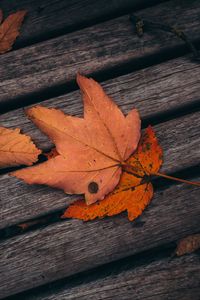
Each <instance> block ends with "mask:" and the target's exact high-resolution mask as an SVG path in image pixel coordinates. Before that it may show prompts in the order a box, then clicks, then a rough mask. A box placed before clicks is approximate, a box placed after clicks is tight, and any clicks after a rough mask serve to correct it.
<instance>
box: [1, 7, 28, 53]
mask: <svg viewBox="0 0 200 300" xmlns="http://www.w3.org/2000/svg"><path fill="white" fill-rule="evenodd" d="M26 13H27V12H26V11H25V10H21V11H18V12H16V13H14V14H11V15H9V16H8V17H7V18H6V19H5V20H4V22H3V23H2V24H1V25H0V54H3V53H5V52H7V51H9V50H10V49H11V48H12V45H13V43H14V42H15V40H16V38H17V37H18V35H19V29H20V27H21V24H22V22H23V20H24V17H25V15H26Z"/></svg>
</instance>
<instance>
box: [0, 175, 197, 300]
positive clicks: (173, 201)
mask: <svg viewBox="0 0 200 300" xmlns="http://www.w3.org/2000/svg"><path fill="white" fill-rule="evenodd" d="M195 180H199V178H195ZM140 220H141V221H142V222H143V223H142V224H143V226H142V227H138V226H134V224H135V223H134V222H129V221H128V220H127V219H126V217H125V214H122V215H119V216H116V217H113V218H106V219H103V220H96V221H92V222H88V223H83V222H82V221H79V220H70V219H69V220H67V221H63V222H60V223H56V224H52V225H49V226H48V227H46V228H43V229H38V230H35V231H32V232H29V233H27V234H23V235H19V236H16V237H13V238H10V239H8V240H5V241H2V242H1V243H0V270H1V273H0V295H1V297H2V298H3V297H5V296H8V295H11V294H14V293H17V292H21V291H23V290H27V289H29V288H33V287H37V286H38V285H42V284H45V283H47V282H52V281H54V280H57V279H60V278H63V277H67V276H70V275H72V274H75V273H78V272H81V271H85V270H88V269H90V268H94V267H97V266H99V265H102V264H104V263H108V262H111V261H115V260H117V259H120V258H123V257H126V256H129V255H133V254H135V253H138V252H141V251H143V250H147V249H150V248H153V247H157V246H160V245H161V244H163V243H168V242H171V241H174V240H177V239H180V238H182V237H183V236H187V235H189V234H191V233H194V232H195V231H197V230H198V229H199V222H200V206H199V188H198V187H191V186H186V185H183V184H178V185H173V186H170V187H168V188H166V189H164V190H160V191H157V192H156V193H155V196H154V199H153V202H152V203H151V204H150V206H149V207H148V209H147V210H145V212H144V213H143V214H142V216H141V218H140ZM8 283H9V284H8Z"/></svg>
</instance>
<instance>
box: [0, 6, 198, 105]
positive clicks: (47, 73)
mask: <svg viewBox="0 0 200 300" xmlns="http://www.w3.org/2000/svg"><path fill="white" fill-rule="evenodd" d="M199 13H200V5H199V1H198V0H194V1H192V2H191V1H189V2H188V1H181V3H180V1H169V2H165V3H162V4H159V5H157V6H156V8H155V7H150V8H147V9H144V10H142V11H140V15H141V16H144V17H147V18H151V19H154V20H156V21H160V22H162V23H166V24H172V25H177V26H179V27H181V28H182V29H183V30H185V33H186V34H187V33H189V35H190V36H191V37H192V39H197V38H199V24H200V20H199ZM108 28H109V30H108ZM88 41H89V42H88ZM178 45H179V46H180V45H182V42H181V41H180V40H178V39H177V38H176V37H174V36H173V35H172V34H166V33H164V34H163V33H159V34H158V33H147V34H145V35H144V37H143V38H142V39H139V38H138V37H137V36H136V34H134V30H133V25H132V24H131V23H130V21H129V17H128V15H126V16H123V17H120V18H116V19H113V20H109V21H107V22H104V23H101V24H98V25H95V26H92V27H89V28H85V29H83V30H80V31H76V32H75V33H70V34H67V35H63V36H61V37H58V38H54V39H50V40H48V41H45V42H42V43H38V44H35V45H33V46H30V47H26V48H23V49H19V50H17V51H13V52H10V53H7V54H5V55H2V56H1V57H0V65H1V68H0V77H1V82H0V103H1V104H2V103H4V104H5V103H10V102H11V101H14V99H16V98H17V99H18V100H16V101H18V102H20V101H22V98H21V97H22V96H28V95H30V93H39V92H44V91H45V90H46V89H48V88H49V87H50V86H51V88H52V87H53V86H54V87H55V86H60V85H64V84H65V83H66V82H70V81H71V80H72V79H74V77H75V73H76V72H77V71H81V72H83V73H85V74H88V73H94V72H99V71H105V70H107V69H110V68H112V67H116V65H118V66H120V65H121V64H127V63H130V61H135V62H136V61H137V60H138V59H140V58H143V57H144V56H150V55H153V54H156V53H158V52H160V51H163V50H167V49H168V50H169V49H171V50H172V49H174V47H175V46H178ZM37 97H38V98H39V96H37ZM37 100H39V99H36V101H37ZM24 101H25V100H24ZM21 103H22V102H21ZM23 105H24V103H23Z"/></svg>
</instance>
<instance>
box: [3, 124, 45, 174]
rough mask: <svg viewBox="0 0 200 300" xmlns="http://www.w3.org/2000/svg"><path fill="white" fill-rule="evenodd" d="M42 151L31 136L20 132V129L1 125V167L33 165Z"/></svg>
mask: <svg viewBox="0 0 200 300" xmlns="http://www.w3.org/2000/svg"><path fill="white" fill-rule="evenodd" d="M40 153H41V151H40V150H39V149H37V148H36V146H35V145H34V143H33V142H32V141H31V138H30V137H29V136H27V135H25V134H21V133H20V129H18V128H16V129H7V128H4V127H0V168H6V167H10V166H18V165H27V166H31V165H32V164H33V163H34V162H36V161H37V159H38V155H39V154H40Z"/></svg>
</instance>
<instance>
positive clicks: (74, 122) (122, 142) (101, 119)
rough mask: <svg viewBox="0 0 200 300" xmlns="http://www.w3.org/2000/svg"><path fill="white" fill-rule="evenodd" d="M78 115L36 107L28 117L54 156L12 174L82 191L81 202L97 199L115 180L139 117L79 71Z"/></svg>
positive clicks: (137, 134) (135, 137)
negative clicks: (81, 108)
mask: <svg viewBox="0 0 200 300" xmlns="http://www.w3.org/2000/svg"><path fill="white" fill-rule="evenodd" d="M77 82H78V84H79V86H80V88H81V90H82V93H83V102H84V118H77V117H72V116H68V115H65V114H64V113H63V112H61V111H60V110H56V109H49V108H45V107H42V106H37V107H33V108H30V109H28V110H27V114H28V116H29V117H30V119H31V120H32V121H33V122H34V123H35V124H36V125H37V126H38V127H39V128H40V129H41V130H42V131H43V132H44V133H45V134H47V135H48V136H49V138H50V139H52V141H53V142H54V143H55V145H56V151H57V152H58V153H59V155H57V156H55V157H53V158H52V159H50V160H48V161H46V162H44V163H42V164H40V165H37V166H34V167H31V168H27V169H23V170H19V171H16V172H14V173H12V175H14V176H16V177H18V178H21V179H23V180H25V181H26V182H27V183H29V184H34V183H38V184H47V185H50V186H53V187H56V188H61V189H63V190H64V191H65V192H66V193H70V194H85V199H86V202H87V204H91V203H94V202H96V201H97V200H102V199H103V198H104V197H105V195H106V194H108V193H109V192H111V191H112V190H113V189H114V188H115V187H116V185H117V184H118V182H119V179H120V175H121V171H122V164H123V162H124V161H125V160H127V159H128V158H129V157H130V155H131V154H132V153H133V151H134V150H135V149H136V148H137V145H138V141H139V139H140V126H141V121H140V117H139V114H138V112H137V110H136V109H133V110H132V111H130V112H129V113H128V115H127V116H126V117H125V116H124V115H123V113H122V112H121V110H120V109H119V108H118V106H117V105H116V104H115V103H114V102H113V101H112V99H111V98H109V97H108V96H107V95H106V94H105V92H104V91H103V89H102V88H101V86H100V85H99V84H98V83H97V82H95V81H94V80H93V79H88V78H86V77H84V76H81V75H80V74H78V75H77Z"/></svg>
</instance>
